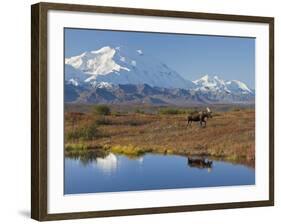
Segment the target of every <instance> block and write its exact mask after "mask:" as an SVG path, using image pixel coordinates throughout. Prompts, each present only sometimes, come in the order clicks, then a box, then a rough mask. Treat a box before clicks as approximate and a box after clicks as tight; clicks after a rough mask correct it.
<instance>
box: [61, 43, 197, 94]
mask: <svg viewBox="0 0 281 224" xmlns="http://www.w3.org/2000/svg"><path fill="white" fill-rule="evenodd" d="M65 65H66V69H65V73H66V80H69V79H71V78H72V79H74V80H76V79H77V77H78V76H79V77H80V76H81V79H79V81H84V82H89V83H91V82H107V83H111V84H115V85H117V84H135V85H139V84H148V85H150V86H152V87H164V88H183V89H187V88H192V87H193V86H194V84H193V82H191V81H189V80H186V79H184V78H183V77H182V76H180V75H179V74H178V73H177V72H176V71H174V70H172V69H171V68H170V67H168V65H166V64H165V63H162V62H160V61H158V60H157V59H155V58H152V57H151V56H149V55H146V54H145V53H144V52H143V51H142V50H141V49H137V50H131V49H128V48H126V47H115V48H112V47H109V46H105V47H102V48H101V49H98V50H94V51H90V52H84V53H82V54H81V55H77V56H73V57H70V58H66V59H65ZM68 66H71V67H72V69H69V68H68ZM69 70H70V72H71V74H69ZM81 74H82V75H81ZM77 81H78V80H77Z"/></svg>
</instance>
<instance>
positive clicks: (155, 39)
mask: <svg viewBox="0 0 281 224" xmlns="http://www.w3.org/2000/svg"><path fill="white" fill-rule="evenodd" d="M103 46H112V47H116V46H127V47H128V48H132V49H136V50H137V49H142V51H143V52H144V53H145V54H149V55H151V56H153V57H155V58H158V59H159V60H160V61H163V62H165V63H166V64H167V65H168V66H169V67H171V68H173V69H174V70H176V71H177V72H178V73H179V74H180V75H182V76H183V77H184V78H186V79H189V80H195V79H198V78H200V77H201V76H202V75H205V74H209V75H218V76H220V77H221V78H223V79H227V80H230V79H237V80H240V81H243V82H245V83H246V84H248V85H249V87H251V88H254V86H255V39H254V38H239V37H219V36H204V35H186V34H167V33H165V34H161V33H146V32H123V31H121V32H120V31H103V30H92V29H91V30H90V29H70V28H66V29H65V57H70V56H75V55H78V54H81V53H83V52H85V51H91V50H96V49H99V48H101V47H103Z"/></svg>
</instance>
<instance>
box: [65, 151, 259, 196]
mask: <svg viewBox="0 0 281 224" xmlns="http://www.w3.org/2000/svg"><path fill="white" fill-rule="evenodd" d="M64 172H65V173H64V193H65V194H78V193H98V192H120V191H137V190H157V189H175V188H195V187H214V186H234V185H253V184H255V169H254V168H250V167H247V166H244V165H237V164H232V163H229V162H224V161H216V160H213V161H212V162H210V161H208V160H202V159H191V158H189V159H188V158H187V157H186V156H180V155H162V154H151V153H148V154H145V155H143V156H141V157H137V158H136V157H135V158H130V157H127V156H125V155H119V154H113V153H109V154H108V155H107V156H105V157H104V158H101V157H100V158H96V157H94V158H93V157H91V156H88V157H87V156H83V157H76V158H70V157H66V158H65V171H64Z"/></svg>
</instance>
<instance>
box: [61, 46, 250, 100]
mask: <svg viewBox="0 0 281 224" xmlns="http://www.w3.org/2000/svg"><path fill="white" fill-rule="evenodd" d="M64 73H65V102H80V103H82V102H83V103H124V104H126V103H149V104H159V105H164V104H176V105H188V104H191V103H192V104H206V103H253V102H254V99H255V91H254V90H253V89H250V88H249V87H248V86H247V85H246V84H245V83H243V82H241V81H239V80H223V79H221V78H220V77H218V76H210V75H204V76H202V77H201V78H200V79H198V80H194V81H191V80H187V79H184V78H183V77H182V76H181V75H180V74H179V73H178V72H176V71H175V70H174V69H172V68H170V67H169V66H168V65H167V64H166V63H163V62H161V61H159V60H158V59H156V58H153V57H152V56H150V55H146V54H145V52H143V51H142V50H141V49H137V50H131V49H128V48H126V47H115V48H113V47H109V46H105V47H102V48H100V49H98V50H94V51H89V52H84V53H82V54H80V55H77V56H73V57H70V58H66V59H65V70H64Z"/></svg>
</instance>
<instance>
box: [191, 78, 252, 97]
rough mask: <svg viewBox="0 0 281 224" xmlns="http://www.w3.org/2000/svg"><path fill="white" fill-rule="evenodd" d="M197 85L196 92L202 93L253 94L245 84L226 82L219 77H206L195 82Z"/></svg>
mask: <svg viewBox="0 0 281 224" xmlns="http://www.w3.org/2000/svg"><path fill="white" fill-rule="evenodd" d="M193 83H194V84H195V85H196V87H195V88H194V89H195V90H200V91H202V92H216V93H223V92H225V93H228V94H253V90H251V89H250V88H249V87H248V86H247V85H246V84H245V83H243V82H241V81H238V80H230V81H226V80H223V79H221V78H219V77H218V76H213V77H211V76H209V75H205V76H203V77H202V78H200V79H198V80H195V81H193Z"/></svg>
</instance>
